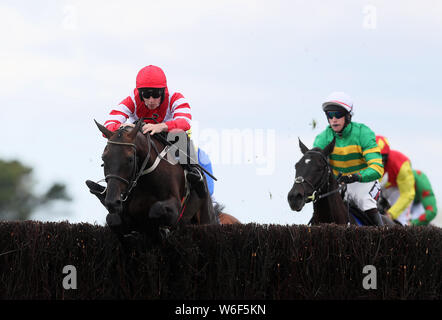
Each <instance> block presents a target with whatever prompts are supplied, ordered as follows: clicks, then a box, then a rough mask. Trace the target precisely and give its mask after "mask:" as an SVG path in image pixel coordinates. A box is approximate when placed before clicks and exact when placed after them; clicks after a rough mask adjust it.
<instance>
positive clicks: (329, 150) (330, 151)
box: [322, 137, 336, 157]
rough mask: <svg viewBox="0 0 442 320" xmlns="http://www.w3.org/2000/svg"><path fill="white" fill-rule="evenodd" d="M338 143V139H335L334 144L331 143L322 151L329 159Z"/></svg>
mask: <svg viewBox="0 0 442 320" xmlns="http://www.w3.org/2000/svg"><path fill="white" fill-rule="evenodd" d="M335 143H336V137H334V138H333V140H332V142H330V143H329V144H328V145H327V146H326V147H325V148H324V150H322V153H323V154H324V155H325V156H326V157H327V156H328V155H329V154H330V153H332V152H333V149H334V148H335Z"/></svg>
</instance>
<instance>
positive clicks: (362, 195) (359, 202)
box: [345, 181, 384, 226]
mask: <svg viewBox="0 0 442 320" xmlns="http://www.w3.org/2000/svg"><path fill="white" fill-rule="evenodd" d="M379 191H380V185H379V183H378V182H377V181H373V182H354V183H352V184H348V185H347V193H346V194H345V196H346V198H347V199H346V200H347V201H350V203H353V205H354V206H356V207H357V208H358V209H359V210H361V211H362V212H364V213H365V214H366V215H367V216H368V218H369V219H370V220H371V221H373V222H374V223H375V225H377V226H383V225H384V222H383V221H382V218H381V215H380V214H379V211H378V208H377V201H376V199H377V197H378V195H379Z"/></svg>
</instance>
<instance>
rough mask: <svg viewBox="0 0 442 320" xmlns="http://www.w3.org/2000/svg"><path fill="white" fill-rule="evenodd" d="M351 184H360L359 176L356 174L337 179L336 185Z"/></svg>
mask: <svg viewBox="0 0 442 320" xmlns="http://www.w3.org/2000/svg"><path fill="white" fill-rule="evenodd" d="M353 182H361V175H360V174H358V173H355V174H349V175H346V176H344V175H343V176H340V177H339V178H338V183H339V184H341V183H345V184H349V183H353Z"/></svg>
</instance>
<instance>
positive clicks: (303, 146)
mask: <svg viewBox="0 0 442 320" xmlns="http://www.w3.org/2000/svg"><path fill="white" fill-rule="evenodd" d="M298 140H299V147H300V148H301V152H302V154H305V153H306V152H307V151H308V148H307V147H306V146H305V144H303V143H302V141H301V139H299V137H298Z"/></svg>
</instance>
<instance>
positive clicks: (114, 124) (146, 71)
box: [104, 65, 206, 198]
mask: <svg viewBox="0 0 442 320" xmlns="http://www.w3.org/2000/svg"><path fill="white" fill-rule="evenodd" d="M154 115H155V116H156V118H155V120H154V119H153V118H154ZM142 118H147V119H144V120H143V121H144V122H145V124H144V125H143V126H142V128H141V130H142V132H143V134H147V133H150V134H151V135H153V134H155V133H161V132H170V131H172V130H182V131H188V130H190V128H191V123H192V122H191V121H192V114H191V109H190V105H189V103H188V102H187V100H186V98H184V96H183V95H182V94H181V93H179V92H171V91H169V88H168V87H167V79H166V75H165V74H164V71H163V70H162V69H161V68H160V67H157V66H153V65H149V66H146V67H144V68H142V69H141V70H140V71H139V72H138V74H137V77H136V87H135V89H134V90H133V92H132V93H131V94H130V95H129V96H128V97H126V98H125V99H123V100H122V101H121V102H120V103H119V104H118V105H116V106H114V107H113V109H112V110H111V112H110V113H109V116H108V119H107V121H106V122H105V123H104V126H105V127H106V128H107V129H109V130H111V131H115V130H118V129H119V128H120V127H124V126H130V127H134V126H135V125H134V122H135V121H137V120H139V119H142ZM190 143H191V142H190ZM192 146H193V145H192ZM188 149H190V150H193V151H195V150H194V148H192V147H191V148H188ZM190 156H191V158H192V159H195V160H196V158H197V155H196V153H192V154H191V155H190ZM184 167H185V169H187V171H188V173H187V175H186V177H187V179H188V181H189V182H190V185H191V187H193V188H194V189H195V190H196V191H197V193H198V195H199V196H200V197H201V198H203V197H204V196H205V195H206V187H205V185H204V180H203V176H202V173H201V172H200V169H199V167H198V166H197V165H196V164H193V163H188V161H186V164H184Z"/></svg>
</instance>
